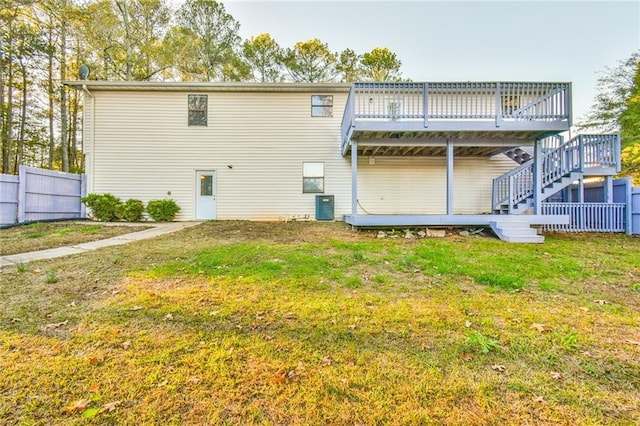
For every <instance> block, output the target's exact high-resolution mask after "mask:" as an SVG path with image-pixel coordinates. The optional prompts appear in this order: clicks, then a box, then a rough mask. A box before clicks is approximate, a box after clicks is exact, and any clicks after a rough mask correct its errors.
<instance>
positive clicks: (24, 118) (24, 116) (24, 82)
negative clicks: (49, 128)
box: [13, 59, 29, 174]
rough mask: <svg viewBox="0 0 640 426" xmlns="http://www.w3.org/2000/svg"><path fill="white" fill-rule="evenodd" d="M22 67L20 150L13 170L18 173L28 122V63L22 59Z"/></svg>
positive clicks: (22, 160)
mask: <svg viewBox="0 0 640 426" xmlns="http://www.w3.org/2000/svg"><path fill="white" fill-rule="evenodd" d="M20 67H21V68H22V114H21V115H22V116H21V117H20V133H19V135H18V152H17V153H16V163H15V165H14V169H13V172H14V173H15V174H18V167H19V166H20V165H21V164H22V163H23V162H24V135H25V128H26V123H27V90H28V85H29V84H28V79H27V65H26V64H25V63H24V61H23V60H22V59H20Z"/></svg>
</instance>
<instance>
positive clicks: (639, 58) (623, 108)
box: [579, 50, 640, 184]
mask: <svg viewBox="0 0 640 426" xmlns="http://www.w3.org/2000/svg"><path fill="white" fill-rule="evenodd" d="M598 89H599V93H598V94H597V95H596V98H595V101H594V104H593V106H592V107H591V109H590V110H589V112H588V113H587V115H586V117H585V119H584V120H583V122H582V123H580V124H579V127H580V128H581V129H590V130H596V131H605V132H620V136H621V139H622V172H621V174H622V175H624V176H631V177H633V179H634V183H635V184H640V50H639V51H637V52H634V53H633V54H631V56H630V57H629V58H627V59H625V60H622V61H620V62H619V63H618V65H617V66H616V67H615V68H608V67H607V68H605V73H604V75H603V76H601V77H600V78H599V79H598Z"/></svg>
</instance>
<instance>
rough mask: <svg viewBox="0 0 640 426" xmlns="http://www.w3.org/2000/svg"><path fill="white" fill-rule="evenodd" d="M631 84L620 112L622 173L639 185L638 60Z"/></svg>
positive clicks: (639, 90)
mask: <svg viewBox="0 0 640 426" xmlns="http://www.w3.org/2000/svg"><path fill="white" fill-rule="evenodd" d="M635 70H636V72H635V77H634V79H633V86H632V88H631V92H630V94H629V97H628V98H627V101H626V103H625V108H624V109H623V110H622V112H621V113H620V119H619V120H618V121H619V123H620V133H621V137H622V146H623V150H622V174H624V175H628V176H632V177H633V181H634V183H635V184H636V185H640V60H639V61H636V64H635Z"/></svg>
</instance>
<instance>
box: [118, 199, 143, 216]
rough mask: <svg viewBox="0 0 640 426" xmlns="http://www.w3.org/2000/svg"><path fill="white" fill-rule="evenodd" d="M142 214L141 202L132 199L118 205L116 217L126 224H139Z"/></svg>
mask: <svg viewBox="0 0 640 426" xmlns="http://www.w3.org/2000/svg"><path fill="white" fill-rule="evenodd" d="M142 212H144V204H142V201H140V200H136V199H134V198H132V199H130V200H127V201H126V202H125V203H124V204H121V205H120V208H119V209H118V217H120V218H121V219H124V220H126V221H127V222H140V221H141V220H142Z"/></svg>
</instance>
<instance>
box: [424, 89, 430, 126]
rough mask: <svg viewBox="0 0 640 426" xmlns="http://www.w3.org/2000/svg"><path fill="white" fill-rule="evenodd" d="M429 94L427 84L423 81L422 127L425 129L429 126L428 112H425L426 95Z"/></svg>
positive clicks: (426, 105) (426, 104)
mask: <svg viewBox="0 0 640 426" xmlns="http://www.w3.org/2000/svg"><path fill="white" fill-rule="evenodd" d="M428 96H429V92H428V85H427V83H424V84H423V85H422V115H423V116H424V117H423V118H424V128H425V129H426V128H427V127H429V114H427V108H428V99H427V97H428Z"/></svg>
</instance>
